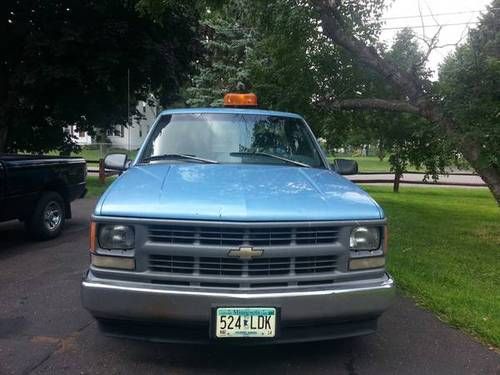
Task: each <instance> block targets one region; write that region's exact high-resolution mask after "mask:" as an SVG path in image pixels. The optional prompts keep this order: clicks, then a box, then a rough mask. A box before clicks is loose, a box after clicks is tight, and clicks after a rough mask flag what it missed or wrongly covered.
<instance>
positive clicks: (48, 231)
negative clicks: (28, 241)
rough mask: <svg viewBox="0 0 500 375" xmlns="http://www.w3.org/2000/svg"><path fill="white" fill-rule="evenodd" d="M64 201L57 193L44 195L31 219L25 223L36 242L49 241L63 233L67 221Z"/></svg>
mask: <svg viewBox="0 0 500 375" xmlns="http://www.w3.org/2000/svg"><path fill="white" fill-rule="evenodd" d="M64 207H65V203H64V199H63V198H62V197H61V195H60V194H58V193H56V192H52V191H51V192H45V193H43V194H42V195H41V196H40V198H39V199H38V202H37V203H36V206H35V210H34V211H33V213H32V215H31V217H29V218H27V220H26V221H25V225H26V229H27V230H28V232H29V234H30V235H31V237H32V238H34V239H36V240H49V239H51V238H56V237H57V236H59V234H60V233H61V230H62V228H63V226H64V221H65V219H66V214H65V210H64Z"/></svg>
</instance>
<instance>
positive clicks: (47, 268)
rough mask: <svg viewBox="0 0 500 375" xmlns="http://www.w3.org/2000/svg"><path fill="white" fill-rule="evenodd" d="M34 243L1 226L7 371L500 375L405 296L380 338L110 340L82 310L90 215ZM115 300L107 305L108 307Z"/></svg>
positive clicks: (1, 346) (79, 205) (484, 355)
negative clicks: (259, 342) (258, 343)
mask: <svg viewBox="0 0 500 375" xmlns="http://www.w3.org/2000/svg"><path fill="white" fill-rule="evenodd" d="M94 203H95V201H93V200H90V199H84V200H80V201H77V202H75V203H74V206H73V212H74V218H73V219H72V220H70V221H69V222H68V224H67V226H66V229H65V231H64V233H63V235H62V236H61V237H60V238H58V239H55V240H52V241H48V242H40V243H37V242H31V241H30V240H28V239H27V238H26V235H25V233H24V230H23V227H22V225H20V224H19V223H17V222H8V223H4V224H0V266H1V272H0V374H1V375H4V374H66V373H67V374H165V373H174V374H195V373H196V374H216V373H217V374H218V373H232V374H234V373H250V374H254V373H261V374H262V373H276V374H280V373H286V374H304V373H308V374H349V375H355V374H500V355H499V354H498V353H496V352H495V351H493V350H490V349H488V348H487V347H485V346H483V345H481V344H480V343H478V342H477V341H475V340H474V339H472V338H470V337H469V336H467V335H465V334H463V333H462V332H460V331H458V330H456V329H454V328H451V327H449V326H447V325H446V324H444V323H442V322H441V321H440V320H438V319H437V318H436V317H435V316H434V315H433V314H431V313H429V312H427V311H425V310H423V309H421V308H419V307H417V306H415V304H414V303H413V302H412V300H410V299H408V298H406V297H402V296H399V297H398V298H397V300H396V302H395V304H394V306H393V307H392V308H391V309H390V310H389V311H388V312H387V313H386V314H385V315H384V316H383V317H382V318H381V320H380V325H379V330H378V332H377V333H376V334H374V335H371V336H366V337H359V338H354V339H345V340H337V341H329V342H322V343H314V344H293V345H280V346H263V347H220V346H192V345H172V344H157V343H148V342H140V341H132V340H122V339H114V338H108V337H104V336H102V335H101V334H100V333H99V331H98V329H97V325H96V324H95V322H94V320H93V319H92V317H91V316H90V315H89V314H88V313H87V312H86V311H85V310H84V309H83V308H82V307H81V304H80V290H79V286H80V281H81V277H82V273H83V272H84V270H85V268H86V266H87V262H88V253H87V242H88V239H87V229H88V218H89V216H90V212H91V211H92V208H93V205H94ZM103 303H106V301H103Z"/></svg>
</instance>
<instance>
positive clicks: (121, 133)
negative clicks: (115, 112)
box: [120, 125, 125, 138]
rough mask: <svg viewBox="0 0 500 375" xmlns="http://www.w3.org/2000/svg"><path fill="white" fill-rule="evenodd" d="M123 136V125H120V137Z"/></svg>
mask: <svg viewBox="0 0 500 375" xmlns="http://www.w3.org/2000/svg"><path fill="white" fill-rule="evenodd" d="M124 136H125V127H124V126H123V125H120V137H121V138H123V137H124Z"/></svg>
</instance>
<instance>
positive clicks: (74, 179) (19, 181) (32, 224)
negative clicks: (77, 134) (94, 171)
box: [0, 154, 87, 240]
mask: <svg viewBox="0 0 500 375" xmlns="http://www.w3.org/2000/svg"><path fill="white" fill-rule="evenodd" d="M86 176H87V166H86V164H85V160H83V159H81V158H72V157H56V156H33V155H9V154H0V222H2V221H7V220H13V219H19V220H21V221H22V222H24V223H25V226H26V229H27V230H28V232H29V233H30V234H31V236H32V237H33V238H35V239H39V240H45V239H50V238H54V237H57V236H58V235H59V234H60V232H61V230H62V228H63V225H64V221H65V220H66V219H69V218H71V202H72V201H74V200H75V199H78V198H82V197H83V196H84V195H85V193H86V191H87V189H86V187H85V181H86Z"/></svg>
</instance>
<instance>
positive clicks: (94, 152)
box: [47, 146, 137, 161]
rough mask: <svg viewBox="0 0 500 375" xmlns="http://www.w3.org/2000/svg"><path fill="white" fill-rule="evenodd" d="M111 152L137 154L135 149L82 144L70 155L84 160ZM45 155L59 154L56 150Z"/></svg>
mask: <svg viewBox="0 0 500 375" xmlns="http://www.w3.org/2000/svg"><path fill="white" fill-rule="evenodd" d="M112 153H125V154H127V155H128V156H129V158H131V159H133V158H135V156H136V155H137V150H130V151H127V150H125V149H122V148H107V147H103V148H99V146H93V147H92V148H88V147H87V146H82V149H81V151H80V152H78V153H77V152H72V153H71V156H79V157H81V158H84V159H85V160H95V161H97V160H99V159H101V158H104V157H105V156H106V155H107V154H112ZM47 155H59V152H58V151H51V152H49V153H48V154H47Z"/></svg>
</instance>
